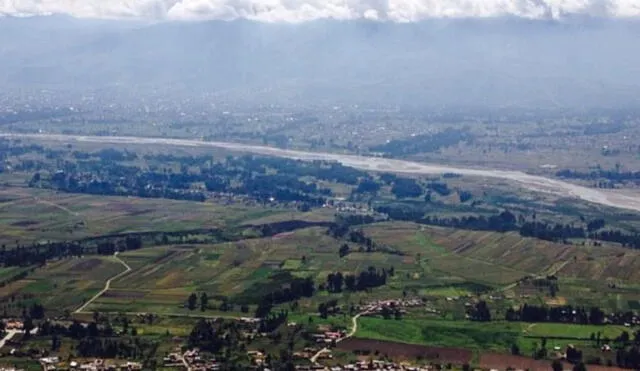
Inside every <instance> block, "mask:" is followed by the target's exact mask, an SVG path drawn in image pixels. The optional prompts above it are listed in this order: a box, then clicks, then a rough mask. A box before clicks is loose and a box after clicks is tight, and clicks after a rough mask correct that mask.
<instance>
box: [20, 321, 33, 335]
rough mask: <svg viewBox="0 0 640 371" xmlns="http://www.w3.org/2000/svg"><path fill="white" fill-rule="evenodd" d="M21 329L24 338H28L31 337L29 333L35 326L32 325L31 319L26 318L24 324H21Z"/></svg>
mask: <svg viewBox="0 0 640 371" xmlns="http://www.w3.org/2000/svg"><path fill="white" fill-rule="evenodd" d="M22 326H23V329H24V337H26V338H28V337H30V336H31V331H32V330H33V329H34V328H35V326H34V325H33V320H32V319H31V317H27V318H26V319H25V320H24V322H23V325H22Z"/></svg>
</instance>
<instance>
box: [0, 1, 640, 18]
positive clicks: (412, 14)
mask: <svg viewBox="0 0 640 371" xmlns="http://www.w3.org/2000/svg"><path fill="white" fill-rule="evenodd" d="M47 14H66V15H71V16H74V17H79V18H108V19H144V20H208V19H218V20H233V19H249V20H257V21H264V22H294V23H297V22H305V21H311V20H317V19H338V20H352V19H370V20H384V21H393V22H415V21H419V20H423V19H428V18H486V17H498V16H515V17H522V18H529V19H559V18H563V17H566V16H571V15H581V16H595V17H605V18H631V17H633V18H635V17H640V0H0V15H13V16H29V15H47Z"/></svg>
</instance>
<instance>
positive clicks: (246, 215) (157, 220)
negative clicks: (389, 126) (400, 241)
mask: <svg viewBox="0 0 640 371" xmlns="http://www.w3.org/2000/svg"><path fill="white" fill-rule="evenodd" d="M0 199H2V200H4V202H1V203H0V244H5V245H6V246H7V247H8V248H10V247H12V246H14V245H15V244H16V241H20V243H21V244H25V243H33V242H39V241H60V240H69V239H79V238H82V237H88V236H96V235H103V234H109V233H124V232H136V231H150V230H163V231H174V230H185V229H197V228H215V227H223V226H231V225H239V224H251V223H268V222H275V221H281V220H290V219H304V220H331V219H332V218H333V215H332V214H330V213H329V212H328V211H327V210H318V211H317V212H316V211H314V212H308V213H302V212H298V211H295V210H286V209H279V208H266V207H262V206H249V205H244V204H240V203H238V204H231V205H222V204H216V203H213V202H202V203H201V202H189V201H176V200H168V199H150V198H135V197H117V196H109V197H104V196H94V195H82V194H67V193H57V192H54V191H50V190H41V189H34V188H22V187H8V188H6V187H4V188H2V187H0ZM1 276H2V272H0V277H1Z"/></svg>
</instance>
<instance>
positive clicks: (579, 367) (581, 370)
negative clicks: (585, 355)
mask: <svg viewBox="0 0 640 371" xmlns="http://www.w3.org/2000/svg"><path fill="white" fill-rule="evenodd" d="M573 371H587V367H586V366H585V365H584V363H583V362H580V363H578V364H576V365H575V366H573Z"/></svg>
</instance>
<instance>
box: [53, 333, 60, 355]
mask: <svg viewBox="0 0 640 371" xmlns="http://www.w3.org/2000/svg"><path fill="white" fill-rule="evenodd" d="M58 349H60V338H59V337H58V335H53V336H52V337H51V351H53V352H55V351H57V350H58Z"/></svg>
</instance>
